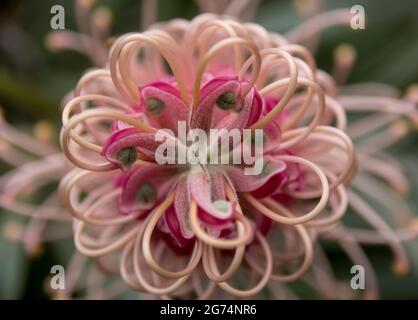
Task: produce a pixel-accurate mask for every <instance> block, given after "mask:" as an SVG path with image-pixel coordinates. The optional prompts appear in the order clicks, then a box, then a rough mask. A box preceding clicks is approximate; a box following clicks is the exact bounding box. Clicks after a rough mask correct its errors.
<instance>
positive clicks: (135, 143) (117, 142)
mask: <svg viewBox="0 0 418 320" xmlns="http://www.w3.org/2000/svg"><path fill="white" fill-rule="evenodd" d="M167 137H169V136H168V135H167ZM173 143H175V140H174V137H173ZM160 144H161V142H160V141H156V139H155V133H150V132H140V131H138V129H136V128H125V129H122V130H119V131H115V132H114V133H113V134H112V135H111V136H110V137H109V138H108V139H107V140H106V142H105V145H104V147H103V150H102V155H103V156H105V157H106V159H107V160H108V161H110V162H112V163H114V164H115V165H117V166H119V167H120V168H121V169H122V170H124V171H128V170H129V169H130V167H131V165H132V164H133V162H135V160H136V158H137V151H140V152H142V153H143V154H144V155H146V156H147V157H149V158H151V159H154V155H155V150H156V149H157V148H158V146H159V145H160Z"/></svg>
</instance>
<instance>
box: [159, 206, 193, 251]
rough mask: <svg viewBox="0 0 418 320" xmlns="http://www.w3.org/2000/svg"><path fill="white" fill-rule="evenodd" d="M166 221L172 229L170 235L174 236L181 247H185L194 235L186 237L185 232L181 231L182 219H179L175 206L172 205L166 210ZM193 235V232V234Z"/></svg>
mask: <svg viewBox="0 0 418 320" xmlns="http://www.w3.org/2000/svg"><path fill="white" fill-rule="evenodd" d="M163 218H164V222H165V224H166V226H167V228H168V230H169V231H170V235H171V236H172V237H173V239H174V240H175V241H176V244H177V245H178V246H179V247H185V246H186V245H187V244H188V243H189V242H190V239H191V238H192V237H189V238H185V237H184V236H183V233H182V231H181V227H180V221H179V219H178V216H177V214H176V211H175V208H174V206H173V205H172V206H170V207H169V208H168V209H167V210H166V212H165V213H164V216H163ZM192 235H193V234H192Z"/></svg>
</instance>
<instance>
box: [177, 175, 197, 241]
mask: <svg viewBox="0 0 418 320" xmlns="http://www.w3.org/2000/svg"><path fill="white" fill-rule="evenodd" d="M175 190H176V191H175V196H174V209H175V213H176V217H177V220H178V221H179V227H180V232H181V235H182V237H184V238H186V239H191V238H192V237H193V236H194V234H193V231H192V230H191V229H190V227H189V226H188V213H189V205H190V194H189V192H188V190H187V179H185V178H183V179H181V180H180V181H179V182H178V183H177V186H176V189H175Z"/></svg>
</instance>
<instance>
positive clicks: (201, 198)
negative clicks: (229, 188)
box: [187, 170, 235, 221]
mask: <svg viewBox="0 0 418 320" xmlns="http://www.w3.org/2000/svg"><path fill="white" fill-rule="evenodd" d="M187 184H188V189H189V191H190V193H191V196H192V198H193V199H194V200H195V201H196V203H197V205H198V206H199V207H200V208H201V209H203V210H204V211H205V212H206V213H207V214H209V215H211V216H213V217H215V218H217V219H219V220H224V221H225V220H227V219H230V218H231V217H232V214H233V212H234V210H235V204H234V203H231V202H228V201H225V200H215V201H213V198H212V187H211V178H210V175H209V174H207V173H205V172H203V171H202V170H200V171H197V170H196V171H194V172H191V173H190V174H189V176H188V180H187Z"/></svg>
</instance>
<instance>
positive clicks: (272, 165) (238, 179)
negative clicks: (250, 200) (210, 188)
mask: <svg viewBox="0 0 418 320" xmlns="http://www.w3.org/2000/svg"><path fill="white" fill-rule="evenodd" d="M264 161H265V164H264V169H263V171H262V172H261V174H259V175H245V173H244V167H239V166H228V167H227V169H226V173H227V174H228V177H229V178H230V180H231V181H232V183H233V185H234V187H235V189H236V190H237V191H238V192H250V191H255V190H257V189H259V188H260V187H262V186H263V185H264V184H266V183H267V182H268V181H269V180H270V178H272V177H274V176H275V175H278V174H280V173H282V172H283V171H285V170H286V163H285V162H283V161H281V160H276V159H274V158H273V157H269V156H265V157H264Z"/></svg>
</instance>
